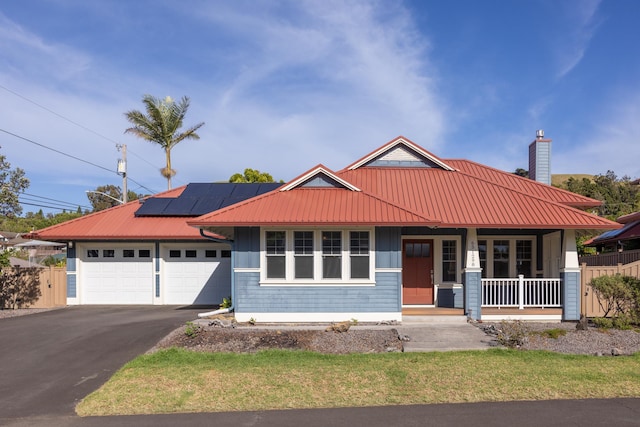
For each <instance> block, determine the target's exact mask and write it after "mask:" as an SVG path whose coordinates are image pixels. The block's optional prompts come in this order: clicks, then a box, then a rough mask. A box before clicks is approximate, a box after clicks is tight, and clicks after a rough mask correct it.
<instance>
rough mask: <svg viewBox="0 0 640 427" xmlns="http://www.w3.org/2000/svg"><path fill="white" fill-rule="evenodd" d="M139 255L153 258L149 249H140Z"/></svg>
mask: <svg viewBox="0 0 640 427" xmlns="http://www.w3.org/2000/svg"><path fill="white" fill-rule="evenodd" d="M138 256H139V257H140V258H151V251H150V250H149V249H140V250H139V251H138Z"/></svg>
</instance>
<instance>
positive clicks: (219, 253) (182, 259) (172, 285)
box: [160, 243, 231, 305]
mask: <svg viewBox="0 0 640 427" xmlns="http://www.w3.org/2000/svg"><path fill="white" fill-rule="evenodd" d="M160 251H161V253H162V261H163V263H162V277H163V290H164V298H163V302H164V304H181V305H184V304H194V305H215V304H219V303H221V302H222V298H226V297H228V296H229V295H230V294H231V268H230V267H231V262H230V261H231V258H230V257H231V252H230V251H229V247H228V246H226V245H216V244H213V243H212V244H201V245H199V244H171V245H162V247H161V250H160Z"/></svg>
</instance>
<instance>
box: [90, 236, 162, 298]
mask: <svg viewBox="0 0 640 427" xmlns="http://www.w3.org/2000/svg"><path fill="white" fill-rule="evenodd" d="M103 245H104V244H103ZM133 247H134V248H136V251H135V255H134V257H125V256H123V255H124V250H125V249H129V253H130V249H131V248H132V246H129V245H127V246H124V245H122V246H118V245H110V246H106V245H104V246H98V245H92V246H90V247H89V246H87V247H85V248H81V249H80V250H81V251H82V252H81V253H80V259H81V266H80V270H81V282H80V289H81V293H80V299H81V303H82V304H153V281H154V274H153V262H152V260H151V258H147V257H146V258H140V257H137V254H138V251H137V249H138V248H143V249H147V246H133ZM90 249H93V252H92V254H93V255H94V256H92V257H88V256H87V255H88V252H89V250H90ZM96 249H97V250H98V252H97V254H98V255H97V256H95V255H96V251H95V250H96ZM150 249H151V248H150V247H149V250H150ZM105 253H107V254H109V255H111V254H113V256H104V254H105Z"/></svg>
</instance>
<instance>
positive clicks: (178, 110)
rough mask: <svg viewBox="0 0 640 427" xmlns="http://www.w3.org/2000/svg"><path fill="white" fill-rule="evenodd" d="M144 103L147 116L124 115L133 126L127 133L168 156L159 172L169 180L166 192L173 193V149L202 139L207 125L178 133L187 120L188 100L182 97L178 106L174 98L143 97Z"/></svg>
mask: <svg viewBox="0 0 640 427" xmlns="http://www.w3.org/2000/svg"><path fill="white" fill-rule="evenodd" d="M142 103H143V104H144V105H145V108H146V112H147V114H146V115H145V114H144V113H142V112H140V111H137V110H131V111H128V112H126V113H125V117H126V118H127V120H128V121H129V122H130V123H131V124H132V125H133V126H132V127H130V128H128V129H126V130H125V133H133V134H134V135H135V136H137V137H139V138H142V139H144V140H147V141H149V142H153V143H155V144H158V145H159V146H160V147H162V149H163V150H164V152H165V156H166V164H165V167H164V168H162V169H160V173H161V174H162V176H163V177H165V178H166V179H167V188H168V189H169V190H171V177H173V176H174V175H175V174H176V171H175V170H173V169H172V168H171V149H172V148H173V147H174V146H175V145H176V144H178V143H179V142H180V141H182V140H184V139H200V136H199V135H198V134H197V133H196V130H198V129H199V128H200V127H201V126H202V125H204V122H202V123H198V124H197V125H195V126H192V127H190V128H188V129H187V130H186V131H184V132H178V130H179V129H180V128H181V127H182V122H183V120H184V116H185V115H186V114H187V110H188V109H189V98H188V97H186V96H183V97H182V99H181V100H180V102H179V103H176V102H175V101H174V100H173V99H171V97H169V96H167V97H166V98H164V99H159V98H156V97H153V96H151V95H144V96H143V97H142Z"/></svg>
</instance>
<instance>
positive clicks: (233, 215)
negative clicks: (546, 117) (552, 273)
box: [189, 138, 619, 229]
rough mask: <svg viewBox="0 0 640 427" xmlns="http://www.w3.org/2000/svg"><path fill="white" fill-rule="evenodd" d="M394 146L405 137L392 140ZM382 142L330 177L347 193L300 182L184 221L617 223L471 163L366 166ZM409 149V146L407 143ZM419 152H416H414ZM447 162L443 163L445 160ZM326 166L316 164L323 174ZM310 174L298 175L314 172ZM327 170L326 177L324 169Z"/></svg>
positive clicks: (572, 199) (576, 201) (578, 200)
mask: <svg viewBox="0 0 640 427" xmlns="http://www.w3.org/2000/svg"><path fill="white" fill-rule="evenodd" d="M399 139H400V140H401V141H400V142H401V143H405V142H406V141H407V140H406V139H404V138H399ZM399 139H398V138H397V139H395V140H393V141H391V142H389V143H387V144H385V145H384V146H383V147H382V148H381V149H378V150H375V151H374V152H373V153H372V154H370V155H367V156H365V157H363V158H362V159H360V160H359V161H357V162H355V163H353V164H352V165H351V166H349V167H347V168H345V169H343V170H341V171H340V172H337V173H335V176H336V177H337V178H339V179H340V180H342V181H343V182H345V183H347V184H348V185H349V186H352V188H357V189H359V190H361V191H353V190H352V189H349V188H345V187H340V186H338V187H339V188H314V189H310V188H305V187H302V186H298V187H296V185H298V184H302V183H303V181H302V180H301V179H300V178H297V180H294V181H292V183H293V184H294V185H291V184H289V185H285V186H284V187H283V189H286V191H280V190H277V191H274V192H272V193H269V194H267V195H264V196H260V197H257V198H254V199H250V200H248V201H246V202H244V203H239V204H236V205H234V206H230V207H229V208H227V209H222V210H219V211H216V212H212V213H210V214H207V215H203V216H202V217H199V218H197V219H193V220H190V221H189V224H191V225H194V226H199V227H215V226H233V225H252V226H259V225H289V226H293V225H302V224H304V225H321V224H332V225H334V224H335V225H337V224H341V225H358V224H360V225H429V224H431V226H436V225H437V226H439V227H453V228H464V227H477V228H511V229H540V228H554V229H558V228H560V229H565V228H566V229H569V228H573V229H614V228H619V224H617V223H614V222H612V221H609V220H606V219H604V218H600V217H598V216H595V215H592V214H590V213H587V212H584V211H581V210H578V209H575V208H573V207H571V206H594V205H598V204H599V203H600V202H598V201H595V200H592V199H589V198H586V197H582V196H579V195H575V194H573V193H570V192H568V191H564V190H560V189H557V188H553V187H550V186H547V185H544V184H540V183H537V182H534V181H530V180H526V179H524V178H521V177H518V176H516V175H513V174H510V173H507V172H501V171H498V170H497V169H493V168H489V167H485V166H482V165H479V164H477V163H473V162H468V161H463V160H453V161H449V160H447V161H443V160H440V159H438V158H436V157H435V156H433V155H432V154H430V153H428V152H426V150H422V149H421V150H422V151H421V152H422V153H426V154H428V156H429V159H431V160H433V159H435V160H437V162H440V163H442V164H445V165H448V166H449V168H448V170H447V169H446V168H440V167H429V168H425V167H371V166H366V164H367V162H368V161H369V160H370V159H373V158H375V157H377V156H380V155H381V154H383V153H384V148H385V147H387V148H389V149H391V148H393V147H395V146H396V145H397V144H398V140H399ZM409 147H410V148H412V149H415V144H414V143H410V142H409ZM418 148H419V147H418ZM445 162H446V163H445ZM325 170H326V168H324V167H323V171H325ZM314 171H315V169H312V170H310V171H309V172H307V173H305V174H301V175H300V177H305V176H307V175H313V173H314ZM329 173H331V172H329Z"/></svg>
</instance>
